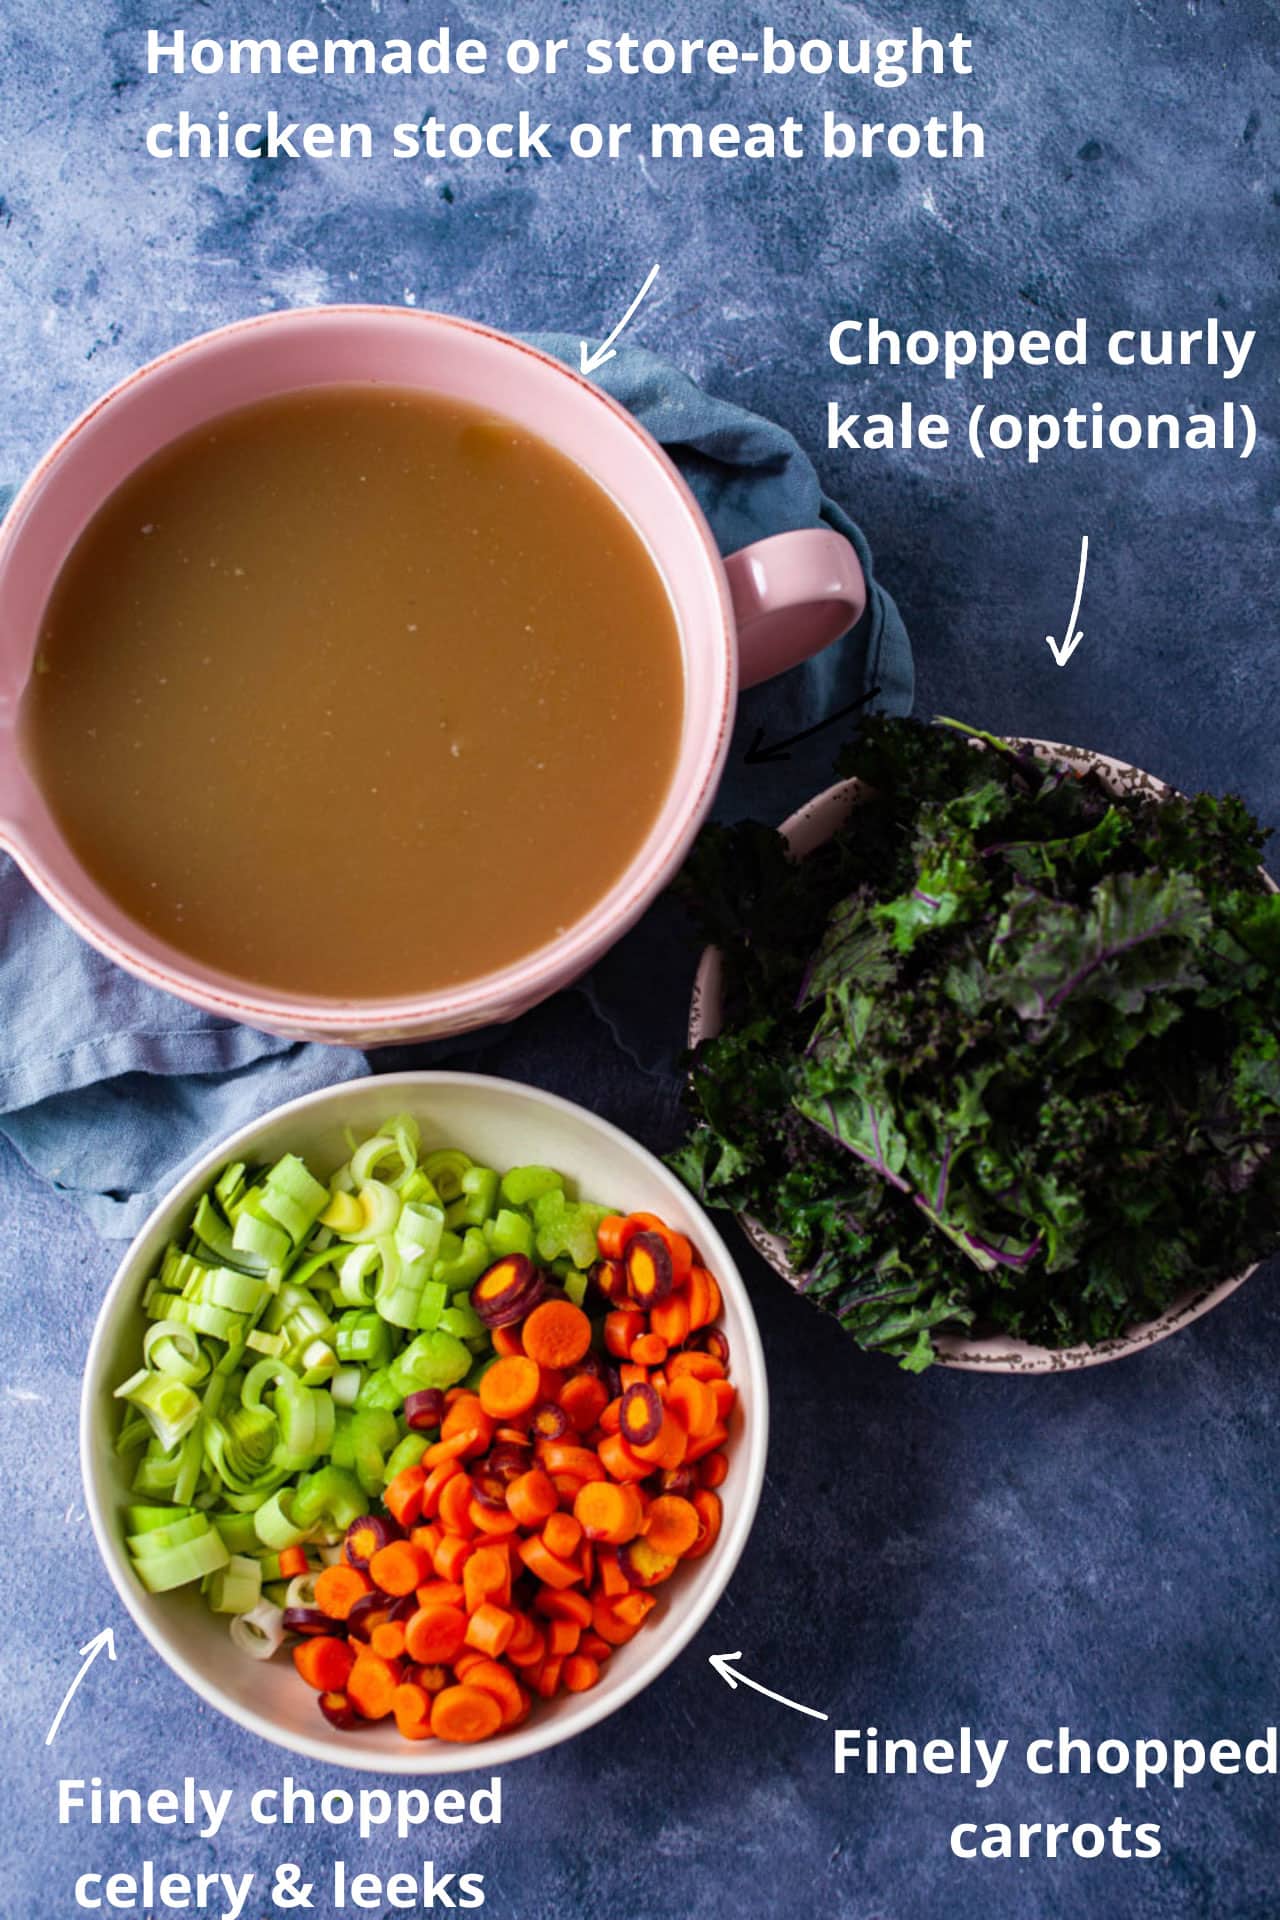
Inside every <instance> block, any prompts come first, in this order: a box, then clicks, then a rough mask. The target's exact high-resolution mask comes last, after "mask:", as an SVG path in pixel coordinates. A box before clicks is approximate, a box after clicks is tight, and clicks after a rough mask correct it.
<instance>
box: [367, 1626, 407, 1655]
mask: <svg viewBox="0 0 1280 1920" xmlns="http://www.w3.org/2000/svg"><path fill="white" fill-rule="evenodd" d="M369 1645H370V1647H371V1648H372V1650H373V1652H374V1653H376V1654H377V1655H378V1658H379V1659H380V1660H398V1659H399V1658H400V1656H401V1654H402V1653H403V1652H404V1646H405V1635H404V1622H403V1621H402V1620H380V1621H379V1622H378V1624H377V1626H376V1627H375V1628H374V1629H373V1632H372V1633H371V1634H370V1635H369Z"/></svg>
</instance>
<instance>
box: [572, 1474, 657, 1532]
mask: <svg viewBox="0 0 1280 1920" xmlns="http://www.w3.org/2000/svg"><path fill="white" fill-rule="evenodd" d="M573 1513H574V1518H575V1520H577V1521H578V1522H579V1524H580V1525H581V1527H582V1531H583V1532H584V1533H585V1534H586V1536H587V1538H588V1540H603V1541H604V1542H605V1544H606V1545H607V1546H612V1547H620V1546H622V1545H623V1544H624V1543H625V1542H626V1541H628V1540H634V1539H635V1537H636V1535H637V1534H638V1533H639V1531H640V1526H641V1522H642V1521H643V1519H644V1510H643V1507H642V1506H641V1502H640V1496H639V1494H638V1493H637V1492H636V1490H635V1488H634V1486H630V1485H615V1484H614V1483H613V1482H612V1481H608V1480H594V1481H592V1482H590V1483H589V1484H588V1485H587V1486H585V1487H583V1489H582V1491H581V1493H580V1494H579V1495H578V1497H577V1499H576V1500H575V1502H574V1506H573Z"/></svg>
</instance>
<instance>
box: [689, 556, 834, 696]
mask: <svg viewBox="0 0 1280 1920" xmlns="http://www.w3.org/2000/svg"><path fill="white" fill-rule="evenodd" d="M724 564H725V572H726V573H727V574H728V576H729V592H730V595H731V597H732V599H733V611H734V617H735V619H736V621H737V625H738V663H739V679H740V683H741V685H742V686H744V687H754V686H757V685H758V684H759V682H760V681H761V680H772V678H773V676H774V674H775V673H782V672H784V671H785V670H786V668H788V667H795V666H798V665H799V663H800V662H801V661H802V660H807V659H809V657H810V655H811V654H815V653H819V652H821V650H822V648H823V647H828V646H830V644H831V642H832V641H833V640H838V639H839V638H840V636H841V634H842V633H847V632H848V631H849V628H850V627H852V626H855V625H856V624H857V622H858V621H859V620H860V619H861V617H862V612H863V609H864V608H865V606H866V604H867V583H866V581H865V579H864V578H863V574H862V568H861V566H860V564H859V562H858V556H857V554H856V553H855V552H854V550H853V548H852V547H851V546H850V544H849V542H848V541H847V540H846V539H845V537H844V535H843V534H841V533H837V532H836V531H835V529H834V528H833V527H808V528H805V529H803V530H802V531H799V532H795V533H775V534H773V535H772V536H771V537H770V538H769V539H768V540H757V541H755V542H754V543H753V544H752V545H751V546H749V547H743V548H742V549H741V550H740V551H739V552H738V553H733V554H730V556H729V558H728V559H727V560H726V561H725V563H724Z"/></svg>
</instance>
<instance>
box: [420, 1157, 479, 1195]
mask: <svg viewBox="0 0 1280 1920" xmlns="http://www.w3.org/2000/svg"><path fill="white" fill-rule="evenodd" d="M472 1164H473V1163H472V1160H471V1156H470V1154H466V1153H463V1152H462V1150H461V1148H460V1147H437V1148H436V1150H435V1152H434V1153H429V1154H428V1155H427V1156H426V1158H425V1159H424V1161H423V1162H422V1166H423V1171H424V1172H425V1174H426V1176H427V1178H428V1180H430V1181H431V1183H432V1185H433V1186H434V1187H435V1190H436V1192H437V1193H438V1194H439V1195H440V1198H441V1199H442V1200H443V1201H444V1203H445V1205H446V1206H448V1204H449V1203H450V1201H453V1200H456V1199H457V1198H458V1195H459V1194H460V1193H461V1192H462V1176H463V1174H464V1173H465V1172H466V1170H467V1168H468V1167H469V1166H471V1165H472Z"/></svg>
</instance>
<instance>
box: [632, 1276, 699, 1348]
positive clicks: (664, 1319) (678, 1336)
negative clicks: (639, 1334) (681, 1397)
mask: <svg viewBox="0 0 1280 1920" xmlns="http://www.w3.org/2000/svg"><path fill="white" fill-rule="evenodd" d="M689 1324H690V1320H689V1302H688V1301H687V1300H686V1298H685V1296H684V1294H682V1293H673V1294H671V1295H669V1296H668V1298H667V1299H665V1300H659V1301H658V1302H657V1304H656V1306H652V1307H650V1309H649V1332H650V1334H651V1335H652V1336H654V1337H656V1338H658V1339H660V1340H663V1341H665V1342H666V1345H667V1347H668V1348H671V1347H679V1346H682V1345H683V1344H684V1342H685V1341H686V1340H687V1339H688V1338H689ZM642 1357H643V1356H642V1355H641V1354H637V1355H636V1358H637V1360H639V1359H641V1358H642ZM666 1357H667V1356H666V1354H665V1353H664V1354H663V1356H662V1358H663V1360H665V1359H666ZM660 1364H661V1362H659V1361H651V1362H650V1365H652V1366H658V1365H660Z"/></svg>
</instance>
